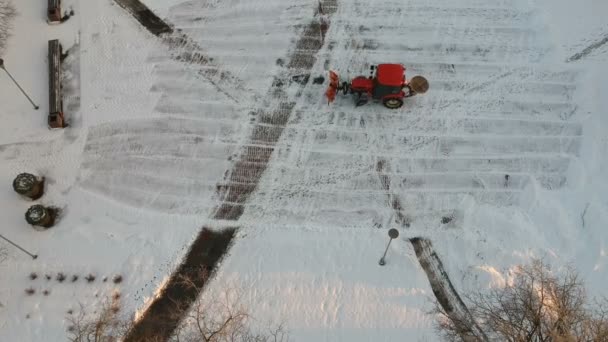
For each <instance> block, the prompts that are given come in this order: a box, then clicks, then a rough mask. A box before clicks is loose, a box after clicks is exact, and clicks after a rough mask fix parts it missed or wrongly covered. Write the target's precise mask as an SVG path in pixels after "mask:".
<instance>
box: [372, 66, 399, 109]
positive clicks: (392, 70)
mask: <svg viewBox="0 0 608 342" xmlns="http://www.w3.org/2000/svg"><path fill="white" fill-rule="evenodd" d="M372 67H373V66H372ZM373 81H374V87H373V91H372V97H373V98H374V99H376V100H382V99H383V98H384V97H385V96H387V95H397V96H398V95H399V94H400V93H401V90H402V89H403V87H404V86H405V67H403V65H401V64H379V65H378V66H377V67H376V77H374V79H373Z"/></svg>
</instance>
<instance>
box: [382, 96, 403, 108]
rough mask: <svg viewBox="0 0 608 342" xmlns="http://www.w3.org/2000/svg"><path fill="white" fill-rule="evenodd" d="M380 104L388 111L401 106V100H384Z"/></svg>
mask: <svg viewBox="0 0 608 342" xmlns="http://www.w3.org/2000/svg"><path fill="white" fill-rule="evenodd" d="M382 103H383V104H384V107H386V108H390V109H397V108H401V106H403V100H402V99H399V98H390V99H384V100H383V101H382Z"/></svg>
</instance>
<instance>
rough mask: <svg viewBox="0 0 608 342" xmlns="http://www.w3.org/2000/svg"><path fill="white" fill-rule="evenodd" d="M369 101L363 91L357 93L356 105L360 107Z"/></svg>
mask: <svg viewBox="0 0 608 342" xmlns="http://www.w3.org/2000/svg"><path fill="white" fill-rule="evenodd" d="M368 101H369V99H368V98H367V96H364V95H363V93H357V95H356V98H355V107H360V106H363V105H364V104H366V103H367V102H368Z"/></svg>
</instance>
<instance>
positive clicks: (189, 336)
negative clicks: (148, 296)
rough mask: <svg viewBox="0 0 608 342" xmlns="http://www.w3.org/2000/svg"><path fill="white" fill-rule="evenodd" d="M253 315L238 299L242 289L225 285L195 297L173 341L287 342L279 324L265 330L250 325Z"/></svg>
mask: <svg viewBox="0 0 608 342" xmlns="http://www.w3.org/2000/svg"><path fill="white" fill-rule="evenodd" d="M252 323H253V318H252V317H251V315H250V313H249V311H248V310H247V308H246V307H245V306H244V305H243V303H242V301H241V291H239V290H238V289H235V288H230V287H228V288H224V289H223V290H222V291H221V292H220V293H218V294H217V295H213V296H205V295H202V296H201V297H199V298H198V300H197V301H196V303H195V304H194V306H193V308H192V310H191V311H190V312H189V314H188V315H187V316H186V317H184V319H183V320H182V324H181V325H180V327H179V328H178V329H177V331H176V333H175V335H174V337H173V341H175V342H195V341H196V342H199V341H200V342H287V341H288V340H289V336H288V334H287V332H286V331H285V329H284V327H283V325H282V324H280V325H276V326H272V324H270V325H269V326H270V328H267V329H265V330H264V331H257V330H255V329H254V328H252V326H251V325H252Z"/></svg>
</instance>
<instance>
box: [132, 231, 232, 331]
mask: <svg viewBox="0 0 608 342" xmlns="http://www.w3.org/2000/svg"><path fill="white" fill-rule="evenodd" d="M235 231H236V228H230V229H225V230H223V231H220V232H216V231H213V230H211V229H209V228H203V230H202V231H201V232H200V233H199V235H198V237H197V238H196V240H195V241H194V243H193V244H192V246H191V248H190V251H188V254H187V255H186V258H185V259H184V261H183V262H182V264H181V265H180V266H179V268H178V269H177V271H175V272H174V273H173V274H172V275H171V278H170V279H169V282H168V283H167V285H166V287H165V288H164V290H163V291H162V292H161V294H160V296H158V298H157V299H155V300H154V302H153V303H152V304H151V305H150V306H149V307H148V309H147V310H146V312H145V313H144V315H143V316H142V319H140V320H139V321H137V322H136V323H135V325H134V326H133V328H132V329H131V330H130V331H129V333H128V334H127V337H126V338H125V340H124V341H125V342H145V341H167V340H168V339H169V338H170V337H171V335H172V334H173V332H174V331H175V329H176V328H177V326H178V324H179V322H180V321H181V318H182V317H183V315H184V314H186V313H187V311H188V310H189V309H190V305H191V304H192V303H193V302H194V301H195V300H196V298H197V297H198V294H199V292H200V291H201V290H202V289H203V288H204V286H205V284H206V283H207V281H208V280H209V279H210V276H209V275H210V274H212V272H213V271H214V269H215V267H216V265H217V263H218V262H219V261H220V260H221V258H222V257H223V256H224V254H225V253H226V251H227V250H228V247H229V246H230V242H231V241H232V239H233V238H234V233H235ZM184 279H189V280H190V281H191V282H192V283H191V284H189V283H188V282H185V281H184Z"/></svg>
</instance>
